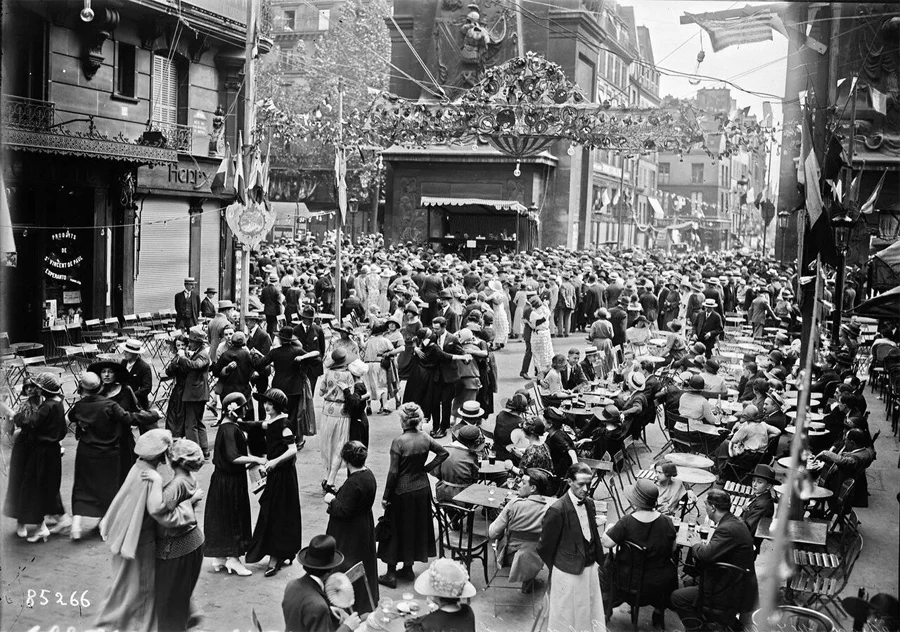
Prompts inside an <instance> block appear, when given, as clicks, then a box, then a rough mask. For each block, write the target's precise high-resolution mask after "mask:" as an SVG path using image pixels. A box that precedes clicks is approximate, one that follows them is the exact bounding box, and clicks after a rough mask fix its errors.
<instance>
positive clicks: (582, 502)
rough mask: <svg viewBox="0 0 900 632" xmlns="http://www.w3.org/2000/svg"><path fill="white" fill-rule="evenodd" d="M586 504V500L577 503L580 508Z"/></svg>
mask: <svg viewBox="0 0 900 632" xmlns="http://www.w3.org/2000/svg"><path fill="white" fill-rule="evenodd" d="M586 502H587V501H586V500H578V501H575V504H576V505H578V506H579V507H581V506H582V505H584V503H586Z"/></svg>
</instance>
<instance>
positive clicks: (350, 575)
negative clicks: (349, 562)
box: [344, 562, 375, 611]
mask: <svg viewBox="0 0 900 632" xmlns="http://www.w3.org/2000/svg"><path fill="white" fill-rule="evenodd" d="M344 575H346V576H347V579H349V580H350V583H351V584H355V583H356V582H358V581H362V583H363V586H365V587H366V596H367V597H368V599H369V610H370V611H373V610H375V600H374V599H373V598H372V587H371V586H369V579H368V577H366V568H365V566H363V563H362V562H357V563H356V564H354V565H353V566H351V567H350V568H348V569H347V570H345V571H344Z"/></svg>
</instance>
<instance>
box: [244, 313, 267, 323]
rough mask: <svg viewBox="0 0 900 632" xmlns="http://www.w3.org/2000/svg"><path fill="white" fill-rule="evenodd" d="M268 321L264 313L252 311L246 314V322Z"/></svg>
mask: <svg viewBox="0 0 900 632" xmlns="http://www.w3.org/2000/svg"><path fill="white" fill-rule="evenodd" d="M265 319H266V315H265V314H263V313H262V312H254V311H250V312H247V313H246V314H244V320H254V321H262V320H265Z"/></svg>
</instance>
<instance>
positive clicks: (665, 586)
mask: <svg viewBox="0 0 900 632" xmlns="http://www.w3.org/2000/svg"><path fill="white" fill-rule="evenodd" d="M658 499H659V489H658V488H657V487H656V485H655V484H654V483H653V482H652V481H649V480H647V479H638V480H637V481H636V482H635V484H634V486H633V487H632V488H631V489H630V490H629V493H628V500H629V502H630V503H631V505H632V507H634V512H633V513H631V514H629V515H626V516H624V517H623V518H622V519H621V520H619V521H618V522H617V523H616V524H614V525H613V526H612V527H610V528H609V529H607V531H606V533H605V534H604V535H602V536H601V538H600V540H601V542H602V543H603V546H605V547H606V548H608V549H611V548H613V547H614V546H618V547H619V551H618V553H617V554H616V559H615V562H614V563H615V564H616V566H617V568H618V570H619V571H621V572H622V574H624V575H627V573H628V572H629V569H630V567H631V550H630V549H629V548H628V547H626V546H622V542H624V541H625V540H628V541H629V542H634V543H635V544H637V545H638V546H642V547H644V548H645V549H646V551H645V553H644V573H643V584H642V588H641V603H640V604H637V605H638V606H646V605H650V606H653V624H654V626H658V625H662V626H663V627H664V624H665V621H664V616H665V609H666V608H668V607H669V597H670V596H671V595H672V591H674V590H675V589H676V588H678V576H677V574H676V570H675V564H674V563H673V562H672V554H673V553H674V551H675V536H676V534H677V531H676V529H675V525H673V524H672V520H671V519H670V518H669V517H668V516H664V515H662V514H661V513H659V512H658V511H656V503H657V501H658ZM607 576H608V577H609V583H610V586H609V592H608V593H607V594H608V595H609V599H610V603H609V609H607V608H606V607H604V610H605V611H606V612H611V611H612V610H611V609H612V608H615V607H617V606H619V605H620V604H622V603H624V602H626V601H628V600H629V599H631V600H632V601H633V597H631V596H628V595H625V594H624V593H622V592H620V591H619V586H618V581H619V577H620V573H619V572H616V571H613V572H610V573H608V575H607ZM629 603H631V601H629ZM632 605H634V604H632Z"/></svg>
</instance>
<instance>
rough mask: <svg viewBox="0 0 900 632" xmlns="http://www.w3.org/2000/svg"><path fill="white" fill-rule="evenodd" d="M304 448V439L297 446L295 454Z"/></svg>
mask: <svg viewBox="0 0 900 632" xmlns="http://www.w3.org/2000/svg"><path fill="white" fill-rule="evenodd" d="M305 447H306V439H304V440H303V441H301V442H300V443H298V444H297V452H299V451H300V450H302V449H303V448H305Z"/></svg>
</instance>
